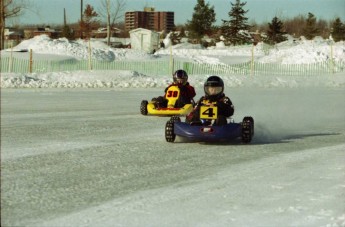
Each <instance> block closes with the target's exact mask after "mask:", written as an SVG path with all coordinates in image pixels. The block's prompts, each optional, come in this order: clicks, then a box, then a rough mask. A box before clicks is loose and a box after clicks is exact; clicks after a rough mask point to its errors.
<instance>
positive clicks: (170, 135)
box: [165, 116, 181, 143]
mask: <svg viewBox="0 0 345 227" xmlns="http://www.w3.org/2000/svg"><path fill="white" fill-rule="evenodd" d="M175 122H181V119H180V117H178V116H172V117H171V118H170V120H169V121H168V122H167V123H166V124H165V140H166V141H167V142H169V143H173V142H174V141H175V139H176V134H175V133H174V124H175Z"/></svg>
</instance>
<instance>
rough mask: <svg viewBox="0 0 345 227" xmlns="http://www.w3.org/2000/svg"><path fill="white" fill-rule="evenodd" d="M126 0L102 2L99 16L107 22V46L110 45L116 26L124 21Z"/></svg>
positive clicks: (104, 0)
mask: <svg viewBox="0 0 345 227" xmlns="http://www.w3.org/2000/svg"><path fill="white" fill-rule="evenodd" d="M125 9H126V0H102V1H101V7H100V9H99V14H100V16H101V17H104V18H106V21H107V44H108V45H110V36H111V35H110V34H111V30H112V28H113V27H114V26H115V24H116V23H117V22H118V21H120V19H123V17H124V12H125Z"/></svg>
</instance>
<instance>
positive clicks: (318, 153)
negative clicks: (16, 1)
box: [1, 88, 345, 226]
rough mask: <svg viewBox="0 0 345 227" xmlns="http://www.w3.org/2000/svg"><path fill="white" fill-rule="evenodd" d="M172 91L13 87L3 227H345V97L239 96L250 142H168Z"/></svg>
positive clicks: (6, 106) (242, 92) (247, 92)
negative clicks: (251, 126) (165, 109)
mask: <svg viewBox="0 0 345 227" xmlns="http://www.w3.org/2000/svg"><path fill="white" fill-rule="evenodd" d="M161 90H162V89H123V90H78V89H73V90H52V89H50V90H25V89H20V90H2V91H1V185H2V186H1V204H2V205H1V214H2V218H1V223H2V225H3V226H14V225H26V226H56V225H63V226H68V225H69V226H148V225H150V226H176V225H179V226H181V225H188V226H216V225H218V226H229V225H237V226H238V225H247V226H253V225H254V226H255V225H257V226H259V225H260V226H262V225H271V226H281V225H300V226H301V225H303V226H315V225H317V226H319V225H326V224H333V225H339V226H340V225H341V224H344V219H345V217H344V212H345V207H344V205H343V204H345V203H344V202H345V201H344V192H345V189H344V188H345V185H344V180H345V175H344V172H345V171H344V169H345V164H344V158H345V155H344V152H343V150H344V149H345V144H344V135H345V119H344V112H345V106H344V102H343V98H344V91H343V90H342V89H336V88H332V89H325V88H317V89H316V88H308V89H307V90H304V91H301V89H292V88H287V89H281V88H280V89H266V90H265V89H253V88H240V89H231V93H230V94H229V96H230V97H231V99H232V101H233V102H234V103H235V107H236V111H235V116H234V118H235V121H241V119H242V118H243V117H244V116H245V115H252V116H253V117H254V119H255V123H256V125H255V132H256V135H255V139H254V141H253V143H252V144H250V145H241V144H238V143H233V144H203V143H182V142H179V141H178V142H177V143H174V144H170V143H166V142H165V139H164V125H165V122H166V121H167V120H168V119H167V118H163V117H144V116H141V115H140V114H139V104H140V101H141V100H142V99H150V98H152V97H154V96H157V95H160V94H161ZM198 94H201V91H198Z"/></svg>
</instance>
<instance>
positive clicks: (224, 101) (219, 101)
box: [187, 93, 235, 122]
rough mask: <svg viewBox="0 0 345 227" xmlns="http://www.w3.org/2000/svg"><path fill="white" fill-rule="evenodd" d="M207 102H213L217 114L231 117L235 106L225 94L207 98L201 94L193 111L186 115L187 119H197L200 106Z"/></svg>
mask: <svg viewBox="0 0 345 227" xmlns="http://www.w3.org/2000/svg"><path fill="white" fill-rule="evenodd" d="M207 103H213V104H215V105H216V106H217V107H218V116H223V117H226V118H228V117H231V116H232V115H233V114H234V111H235V108H234V106H233V104H232V102H231V100H230V98H229V97H227V96H225V94H224V93H223V94H221V95H219V96H218V97H217V98H216V99H209V98H208V97H207V96H203V97H201V98H200V99H199V101H198V102H197V105H196V108H195V109H194V111H193V112H192V113H191V114H189V115H188V116H187V121H189V122H191V121H197V120H198V119H199V117H200V106H202V105H207Z"/></svg>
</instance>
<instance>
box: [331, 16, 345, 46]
mask: <svg viewBox="0 0 345 227" xmlns="http://www.w3.org/2000/svg"><path fill="white" fill-rule="evenodd" d="M331 34H332V37H333V40H334V41H335V42H338V41H340V40H345V24H343V23H342V22H341V20H340V18H339V17H338V18H337V19H335V21H334V22H333V24H332V32H331Z"/></svg>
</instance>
